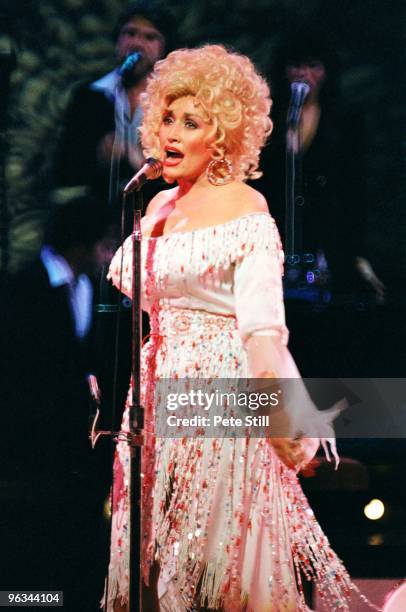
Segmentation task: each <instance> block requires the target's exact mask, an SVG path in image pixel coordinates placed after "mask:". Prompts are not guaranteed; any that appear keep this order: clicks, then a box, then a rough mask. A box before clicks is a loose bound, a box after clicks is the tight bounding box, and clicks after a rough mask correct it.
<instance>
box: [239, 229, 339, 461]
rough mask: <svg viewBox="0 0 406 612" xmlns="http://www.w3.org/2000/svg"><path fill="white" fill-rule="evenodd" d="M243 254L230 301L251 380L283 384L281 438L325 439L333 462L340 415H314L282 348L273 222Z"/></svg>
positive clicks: (278, 251) (279, 255)
mask: <svg viewBox="0 0 406 612" xmlns="http://www.w3.org/2000/svg"><path fill="white" fill-rule="evenodd" d="M250 242H251V243H248V244H247V245H246V246H245V249H244V250H245V252H246V254H245V255H243V256H242V257H240V258H239V260H238V261H237V262H236V267H235V274H234V296H235V308H236V317H237V323H238V329H239V331H240V334H241V338H242V341H243V344H244V347H245V349H246V352H247V358H248V369H249V375H250V376H251V377H252V378H257V379H260V378H277V379H280V380H283V382H284V387H283V388H284V393H283V395H284V402H283V410H284V411H285V412H286V414H287V416H288V422H289V428H288V431H286V435H288V436H291V437H295V436H296V435H298V434H299V432H300V434H302V435H304V436H307V437H311V438H321V439H325V441H324V444H323V446H324V447H325V450H326V454H327V457H328V458H329V453H328V447H327V444H326V442H329V444H330V448H331V451H332V453H333V455H334V456H335V457H336V462H337V459H338V457H337V456H336V450H335V440H334V430H333V427H332V425H331V423H332V421H333V419H334V418H335V417H336V416H337V414H339V412H340V411H341V410H342V406H341V404H340V405H336V406H334V407H333V408H331V409H330V410H325V411H322V412H321V411H319V410H317V408H316V407H315V405H314V403H313V401H312V399H311V397H310V396H309V394H308V392H307V389H306V386H305V385H304V383H303V381H302V379H301V377H300V374H299V371H298V369H297V367H296V364H295V362H294V360H293V358H292V355H291V354H290V352H289V349H288V348H287V342H288V330H287V328H286V325H285V311H284V305H283V287H282V275H283V257H284V255H283V250H282V247H281V242H280V238H279V233H278V230H277V228H276V225H275V222H274V221H273V219H272V218H271V217H269V218H267V217H265V218H263V219H262V220H261V222H260V224H258V225H257V227H256V228H255V231H253V232H252V236H251V240H250Z"/></svg>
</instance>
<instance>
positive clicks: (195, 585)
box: [108, 213, 355, 612]
mask: <svg viewBox="0 0 406 612" xmlns="http://www.w3.org/2000/svg"><path fill="white" fill-rule="evenodd" d="M122 251H123V252H122ZM142 260H143V278H142V281H143V295H142V302H143V308H144V309H146V310H147V311H148V312H149V314H150V323H151V335H150V338H149V341H148V342H147V343H146V344H145V346H144V347H143V351H142V400H143V405H144V407H145V412H146V414H145V432H146V438H145V440H146V441H145V445H144V449H143V466H142V471H143V524H142V539H143V573H144V576H145V577H146V578H147V577H148V573H149V568H150V566H151V564H152V563H153V561H154V559H157V560H158V562H159V565H160V568H161V570H160V581H159V595H160V607H161V610H164V611H166V610H167V611H170V612H177V611H179V612H181V611H186V610H188V609H190V608H191V607H192V606H193V603H197V602H200V603H201V604H202V605H206V606H207V607H210V608H213V609H220V608H221V609H222V610H229V611H234V612H242V611H250V612H284V611H303V610H307V608H306V605H305V602H304V598H303V595H302V592H301V576H305V577H307V578H312V579H314V580H315V581H316V584H317V588H318V589H319V591H320V594H321V595H322V597H324V601H325V602H326V606H327V608H326V609H328V610H329V611H331V610H349V607H348V598H349V596H350V594H351V590H352V589H355V587H354V586H353V585H352V583H351V581H350V579H349V576H348V574H347V572H346V570H345V568H344V567H343V565H342V563H341V561H340V560H339V559H338V558H337V556H336V555H335V553H334V552H333V551H332V550H331V548H330V546H329V543H328V540H327V538H326V536H325V535H324V534H323V532H322V531H321V529H320V527H319V525H318V523H317V522H316V520H315V518H314V515H313V512H312V510H311V508H310V507H309V504H308V502H307V500H306V498H305V497H304V494H303V492H302V490H301V487H300V484H299V482H298V480H297V477H296V474H295V473H294V471H292V470H289V469H288V468H287V467H286V466H285V465H284V464H283V463H282V462H281V461H280V460H279V459H278V457H277V456H276V454H275V452H274V450H273V448H272V446H271V445H270V443H269V441H268V440H266V439H265V438H260V439H259V438H256V439H248V438H232V439H229V438H224V439H223V438H222V439H218V438H215V439H213V438H204V437H201V438H199V437H197V438H180V439H167V438H166V439H165V438H156V437H155V435H154V418H155V413H156V411H159V410H164V409H165V408H164V407H162V406H160V405H159V403H158V404H157V405H154V400H153V397H154V387H155V385H156V381H157V380H159V379H164V378H196V377H198V378H200V379H206V378H209V379H210V378H216V377H218V378H228V379H232V378H247V377H249V376H250V375H251V373H252V371H253V368H255V367H257V364H255V362H256V361H257V362H258V360H259V361H261V366H263V370H264V371H265V370H268V371H275V370H276V371H278V370H279V365H280V364H278V363H275V361H276V360H284V359H286V355H288V357H287V359H288V360H289V359H291V358H290V356H289V352H288V350H287V349H286V343H287V337H288V333H287V329H286V327H285V319H284V308H283V297H282V285H281V276H282V266H283V253H282V249H281V245H280V240H279V235H278V232H277V229H276V226H275V223H274V221H273V219H272V218H271V217H270V216H269V215H268V214H266V213H251V214H247V215H244V216H242V217H240V218H237V219H235V220H232V221H229V222H227V223H224V224H220V225H217V226H213V227H207V228H201V229H197V230H194V231H189V232H184V233H172V234H168V235H163V236H160V237H156V238H148V239H143V240H142ZM131 265H132V243H131V238H129V239H127V241H126V242H125V243H124V246H123V250H122V249H119V251H118V252H117V253H116V255H115V256H114V259H113V261H112V263H111V267H110V272H109V277H110V278H111V280H112V281H113V283H114V284H115V285H116V286H120V278H121V287H122V291H123V292H124V293H126V294H127V295H129V294H130V292H131ZM278 339H279V341H280V342H277V341H276V340H278ZM278 345H279V346H280V347H281V350H279V351H278V350H276V351H275V346H278ZM284 355H285V356H284ZM262 362H263V364H262ZM292 363H293V362H292ZM282 370H283V368H282ZM296 372H297V370H296ZM308 416H309V415H308ZM309 418H312V415H310V416H309ZM298 422H300V417H299V421H298ZM123 429H125V430H128V406H127V408H126V411H125V413H124V418H123ZM326 431H327V433H328V432H329V431H330V426H329V424H327V423H324V425H320V434H321V435H320V437H323V436H325V435H326ZM128 470H129V452H128V446H127V444H126V443H124V442H120V443H118V446H117V452H116V458H115V475H116V485H115V489H114V494H113V536H112V551H111V559H110V568H109V588H108V591H109V596H108V601H109V609H112V605H113V602H114V600H118V601H120V602H121V603H125V602H126V601H127V598H128V529H129V525H128Z"/></svg>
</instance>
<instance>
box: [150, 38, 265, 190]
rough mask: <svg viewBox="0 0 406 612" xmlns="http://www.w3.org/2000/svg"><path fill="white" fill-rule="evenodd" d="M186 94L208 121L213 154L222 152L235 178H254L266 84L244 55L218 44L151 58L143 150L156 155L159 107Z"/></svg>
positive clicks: (261, 137)
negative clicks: (191, 97)
mask: <svg viewBox="0 0 406 612" xmlns="http://www.w3.org/2000/svg"><path fill="white" fill-rule="evenodd" d="M188 95H191V96H194V98H195V100H196V104H197V105H198V106H199V107H200V108H201V109H202V110H203V113H204V114H205V115H206V116H207V121H208V122H209V123H211V124H212V125H213V133H214V134H215V141H214V143H213V144H212V145H211V148H212V151H213V152H212V156H213V159H223V158H224V157H227V158H228V159H229V160H230V161H231V163H232V165H233V177H234V178H235V179H236V180H245V179H248V178H258V177H259V176H260V175H261V173H260V172H258V170H257V169H258V161H259V152H260V150H261V147H262V146H263V145H264V144H265V141H266V138H267V136H268V135H269V134H270V133H271V131H272V122H271V120H270V118H269V113H270V109H271V104H272V102H271V98H270V93H269V87H268V85H267V83H266V82H265V80H264V79H263V78H262V77H261V76H260V75H259V74H258V72H257V71H256V70H255V68H254V66H253V64H252V62H251V61H250V60H249V59H248V57H245V56H244V55H239V54H237V53H234V52H230V51H228V50H227V49H225V48H224V47H223V46H221V45H205V46H203V47H200V48H197V49H180V50H178V51H173V52H172V53H170V54H169V55H168V57H167V58H166V59H164V60H161V61H159V62H157V63H156V64H155V69H154V71H153V73H152V75H151V77H150V78H149V80H148V85H147V88H146V92H145V94H144V95H143V98H142V106H143V111H144V121H143V125H142V127H141V139H142V145H143V148H144V153H145V155H146V156H147V157H156V158H158V159H162V151H161V149H160V144H159V137H158V134H159V128H160V125H161V122H162V117H163V114H164V111H165V109H166V108H167V107H168V105H169V104H171V102H173V101H174V100H176V99H177V98H181V97H182V96H188Z"/></svg>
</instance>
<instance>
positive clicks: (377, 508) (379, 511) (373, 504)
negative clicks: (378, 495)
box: [364, 499, 385, 521]
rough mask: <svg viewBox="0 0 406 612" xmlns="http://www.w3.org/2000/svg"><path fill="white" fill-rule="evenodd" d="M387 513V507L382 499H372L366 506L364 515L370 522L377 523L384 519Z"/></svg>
mask: <svg viewBox="0 0 406 612" xmlns="http://www.w3.org/2000/svg"><path fill="white" fill-rule="evenodd" d="M384 512H385V506H384V504H383V502H381V500H380V499H371V501H370V502H369V503H368V504H367V505H366V506H365V508H364V514H365V516H366V517H367V518H369V520H370V521H377V520H378V519H380V518H382V517H383V515H384Z"/></svg>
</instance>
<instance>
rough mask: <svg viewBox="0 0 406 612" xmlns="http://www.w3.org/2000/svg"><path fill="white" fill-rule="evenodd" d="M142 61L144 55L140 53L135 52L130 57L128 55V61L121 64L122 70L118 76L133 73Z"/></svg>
mask: <svg viewBox="0 0 406 612" xmlns="http://www.w3.org/2000/svg"><path fill="white" fill-rule="evenodd" d="M140 59H142V54H141V53H139V52H138V51H135V52H134V53H130V55H127V57H126V59H125V60H124V62H123V63H122V64H121V66H120V68H119V69H118V74H119V75H120V76H121V77H125V76H127V74H129V73H130V72H132V70H133V68H134V66H135V64H137V63H138V62H139V61H140Z"/></svg>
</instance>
